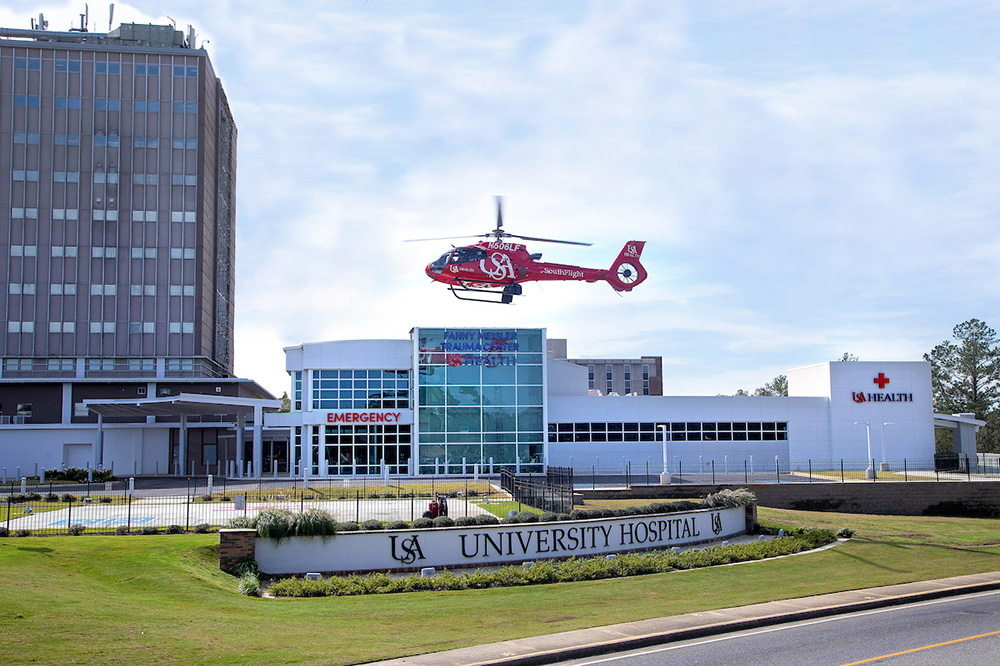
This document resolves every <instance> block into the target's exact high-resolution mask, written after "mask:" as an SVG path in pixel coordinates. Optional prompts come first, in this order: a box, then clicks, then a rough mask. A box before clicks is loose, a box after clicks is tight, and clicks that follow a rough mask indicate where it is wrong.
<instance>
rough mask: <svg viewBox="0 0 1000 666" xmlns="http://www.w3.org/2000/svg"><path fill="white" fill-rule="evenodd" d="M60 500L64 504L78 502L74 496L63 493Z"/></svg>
mask: <svg viewBox="0 0 1000 666" xmlns="http://www.w3.org/2000/svg"><path fill="white" fill-rule="evenodd" d="M59 499H61V500H62V501H63V502H67V503H70V502H75V501H76V498H75V497H73V496H72V495H70V494H69V493H63V495H62V497H60V498H59Z"/></svg>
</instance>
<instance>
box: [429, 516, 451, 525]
mask: <svg viewBox="0 0 1000 666" xmlns="http://www.w3.org/2000/svg"><path fill="white" fill-rule="evenodd" d="M454 526H455V521H454V520H452V519H451V518H449V517H448V516H438V517H437V518H435V519H434V527H454Z"/></svg>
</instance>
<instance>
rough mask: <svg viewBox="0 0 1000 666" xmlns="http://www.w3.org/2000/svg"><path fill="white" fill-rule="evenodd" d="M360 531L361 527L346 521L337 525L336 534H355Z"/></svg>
mask: <svg viewBox="0 0 1000 666" xmlns="http://www.w3.org/2000/svg"><path fill="white" fill-rule="evenodd" d="M360 529H361V526H360V525H358V524H357V523H356V522H354V521H353V520H350V521H348V522H346V523H337V531H338V532H357V531H358V530H360Z"/></svg>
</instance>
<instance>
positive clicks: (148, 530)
mask: <svg viewBox="0 0 1000 666" xmlns="http://www.w3.org/2000/svg"><path fill="white" fill-rule="evenodd" d="M159 533H160V530H159V529H158V528H156V527H153V526H152V525H146V526H145V527H143V528H142V529H141V530H139V534H146V535H150V534H159Z"/></svg>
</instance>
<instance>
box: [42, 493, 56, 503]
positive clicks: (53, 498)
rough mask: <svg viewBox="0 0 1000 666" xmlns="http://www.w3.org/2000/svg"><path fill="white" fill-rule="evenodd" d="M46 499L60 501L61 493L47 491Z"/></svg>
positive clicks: (47, 500)
mask: <svg viewBox="0 0 1000 666" xmlns="http://www.w3.org/2000/svg"><path fill="white" fill-rule="evenodd" d="M45 501H46V502H58V501H59V495H56V494H55V493H46V495H45Z"/></svg>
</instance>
